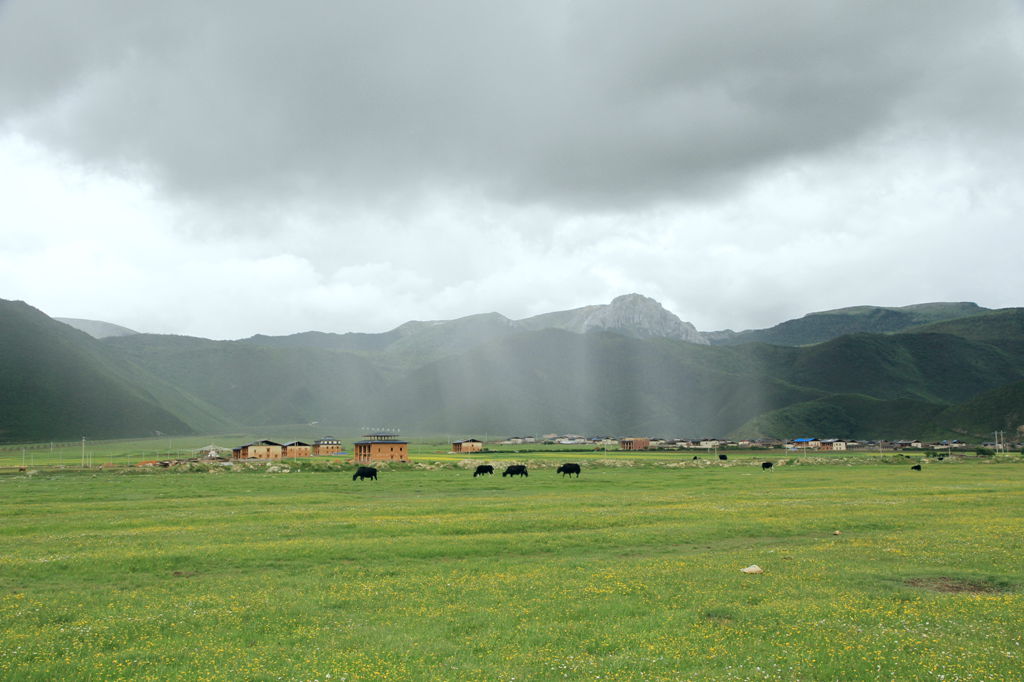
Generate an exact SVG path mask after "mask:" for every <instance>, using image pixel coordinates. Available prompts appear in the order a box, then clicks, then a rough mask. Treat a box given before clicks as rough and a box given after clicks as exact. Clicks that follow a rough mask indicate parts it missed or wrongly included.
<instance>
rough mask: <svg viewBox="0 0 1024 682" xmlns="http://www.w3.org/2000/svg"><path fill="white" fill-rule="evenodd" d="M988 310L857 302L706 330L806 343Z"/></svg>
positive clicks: (736, 338)
mask: <svg viewBox="0 0 1024 682" xmlns="http://www.w3.org/2000/svg"><path fill="white" fill-rule="evenodd" d="M985 310H986V309H985V308H982V307H980V306H978V305H977V304H975V303H920V304H917V305H909V306H904V307H901V308H883V307H878V306H857V307H852V308H839V309H837V310H827V311H823V312H817V313H809V314H807V315H804V316H803V317H801V318H799V319H796V320H787V321H786V322H782V323H781V324H777V325H775V326H774V327H770V328H768V329H750V330H747V331H743V332H732V331H730V330H724V331H721V332H706V333H705V337H706V338H707V339H708V340H709V341H710V342H711V343H713V344H716V345H730V346H731V345H736V344H741V343H751V342H760V343H771V344H777V345H782V346H805V345H809V344H814V343H821V342H823V341H828V340H830V339H834V338H837V337H840V336H843V335H845V334H857V333H872V334H880V333H886V332H896V331H900V330H903V329H907V328H909V327H913V326H916V325H922V324H927V323H932V322H936V321H939V320H950V319H954V318H959V317H965V316H968V315H976V314H978V313H981V312H984V311H985Z"/></svg>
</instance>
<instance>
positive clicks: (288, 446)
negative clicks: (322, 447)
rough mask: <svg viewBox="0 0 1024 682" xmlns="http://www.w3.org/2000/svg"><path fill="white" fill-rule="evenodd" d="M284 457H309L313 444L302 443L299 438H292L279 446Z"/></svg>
mask: <svg viewBox="0 0 1024 682" xmlns="http://www.w3.org/2000/svg"><path fill="white" fill-rule="evenodd" d="M281 449H282V450H283V456H284V457H309V456H310V455H312V454H313V446H312V445H310V444H309V443H303V442H302V441H301V440H294V441H292V442H291V443H285V444H284V445H282V446H281Z"/></svg>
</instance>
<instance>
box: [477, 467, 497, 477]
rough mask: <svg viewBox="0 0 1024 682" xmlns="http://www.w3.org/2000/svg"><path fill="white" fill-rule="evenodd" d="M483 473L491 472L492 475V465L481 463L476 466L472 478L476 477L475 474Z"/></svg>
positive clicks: (480, 474) (481, 474)
mask: <svg viewBox="0 0 1024 682" xmlns="http://www.w3.org/2000/svg"><path fill="white" fill-rule="evenodd" d="M484 474H492V475H493V474H494V467H492V466H491V465H490V464H481V465H479V466H478V467H477V468H476V471H474V472H473V478H476V477H477V476H483V475H484Z"/></svg>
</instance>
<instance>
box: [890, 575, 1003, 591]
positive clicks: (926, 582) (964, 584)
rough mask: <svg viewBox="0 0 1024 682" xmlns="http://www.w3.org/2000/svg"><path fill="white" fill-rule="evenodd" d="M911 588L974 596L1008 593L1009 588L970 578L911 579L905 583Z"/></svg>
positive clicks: (937, 577) (938, 577)
mask: <svg viewBox="0 0 1024 682" xmlns="http://www.w3.org/2000/svg"><path fill="white" fill-rule="evenodd" d="M905 582H906V584H907V585H909V586H911V587H920V588H921V589H925V590H931V591H933V592H946V593H950V594H955V593H961V592H967V593H972V594H990V593H994V592H1006V591H1007V590H1008V589H1009V588H1008V587H1007V586H1005V585H999V584H997V583H994V582H991V581H988V580H972V579H968V578H950V577H946V576H936V577H933V578H911V579H909V580H907V581H905Z"/></svg>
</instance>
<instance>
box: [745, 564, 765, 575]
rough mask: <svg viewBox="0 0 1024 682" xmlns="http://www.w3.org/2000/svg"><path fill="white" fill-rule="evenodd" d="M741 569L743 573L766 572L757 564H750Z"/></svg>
mask: <svg viewBox="0 0 1024 682" xmlns="http://www.w3.org/2000/svg"><path fill="white" fill-rule="evenodd" d="M740 571H742V572H743V573H764V569H762V568H761V567H760V566H758V565H757V564H750V565H749V566H747V567H746V568H741V569H740Z"/></svg>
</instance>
